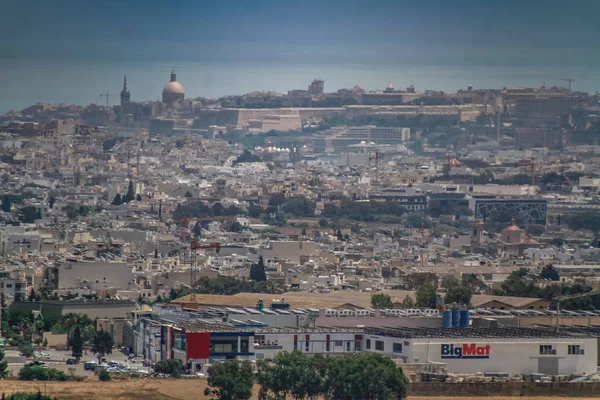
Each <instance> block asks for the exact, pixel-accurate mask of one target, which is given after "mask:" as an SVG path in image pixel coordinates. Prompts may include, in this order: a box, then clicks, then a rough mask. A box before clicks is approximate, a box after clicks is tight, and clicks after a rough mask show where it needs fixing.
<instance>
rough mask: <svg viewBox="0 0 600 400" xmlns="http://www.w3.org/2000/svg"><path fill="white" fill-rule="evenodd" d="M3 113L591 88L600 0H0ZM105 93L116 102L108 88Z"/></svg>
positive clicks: (596, 84) (597, 58)
mask: <svg viewBox="0 0 600 400" xmlns="http://www.w3.org/2000/svg"><path fill="white" fill-rule="evenodd" d="M0 15H1V16H2V18H1V21H2V23H1V24H0V113H3V112H5V111H8V110H10V109H21V108H24V107H26V106H28V105H31V104H33V103H36V102H52V103H59V102H65V103H74V104H89V103H90V102H94V101H103V99H102V98H100V97H99V96H98V94H99V93H106V91H110V92H112V93H118V92H119V91H120V89H121V82H122V79H123V74H125V73H127V77H128V83H129V87H130V89H131V93H132V99H133V100H135V101H144V100H156V99H157V98H158V97H159V96H160V93H161V91H162V87H163V85H164V84H165V83H166V82H167V81H168V79H169V73H170V69H171V66H175V68H176V70H177V73H178V75H177V76H178V79H179V80H180V82H181V83H182V84H183V86H184V88H185V93H186V97H198V96H205V97H219V96H222V95H228V94H243V93H248V92H251V91H255V90H276V91H279V92H283V91H287V90H290V89H298V88H301V89H304V88H306V87H307V86H308V84H309V82H310V81H311V80H312V79H313V78H316V77H319V78H323V79H325V81H326V90H327V91H335V90H337V89H339V88H342V87H352V86H354V85H355V84H360V85H361V86H363V87H364V88H365V89H367V90H372V89H377V88H379V89H381V88H383V87H384V86H385V85H387V83H388V82H389V81H393V83H394V84H395V85H396V87H404V85H407V84H409V83H414V84H415V85H416V86H417V90H425V89H443V90H447V91H452V90H456V89H458V88H466V86H467V84H474V86H475V87H496V88H498V87H502V86H505V85H506V86H511V87H515V86H529V87H531V86H539V85H541V84H542V82H546V83H547V84H549V85H557V84H563V85H564V84H565V82H564V81H561V80H560V78H564V77H569V78H575V79H576V82H575V83H574V89H576V90H585V91H590V92H595V91H596V90H600V23H598V19H599V16H600V0H571V1H566V0H502V1H497V0H438V1H436V0H411V1H404V0H390V1H377V0H368V1H352V0H331V1H328V0H320V1H313V0H295V1H289V0H273V1H271V0H269V1H261V0H244V1H232V0H189V1H188V0H179V1H178V0H168V1H166V0H160V1H159V0H95V1H87V0H62V1H61V0H56V1H48V0H44V1H41V0H40V1H32V0H0ZM110 101H111V104H114V103H115V102H118V96H113V97H112V98H111V99H110Z"/></svg>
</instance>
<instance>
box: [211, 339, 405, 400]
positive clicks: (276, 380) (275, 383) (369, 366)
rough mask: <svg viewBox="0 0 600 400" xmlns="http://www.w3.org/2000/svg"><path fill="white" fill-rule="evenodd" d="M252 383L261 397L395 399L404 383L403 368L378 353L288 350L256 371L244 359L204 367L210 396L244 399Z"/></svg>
mask: <svg viewBox="0 0 600 400" xmlns="http://www.w3.org/2000/svg"><path fill="white" fill-rule="evenodd" d="M255 381H256V382H257V383H258V384H259V385H260V391H259V395H258V396H259V399H261V400H285V399H287V398H289V397H292V398H293V399H297V400H300V399H316V398H322V399H325V400H356V399H365V400H400V399H404V398H405V397H406V387H407V383H408V379H407V378H406V376H405V375H404V373H403V372H402V368H400V367H397V366H396V364H395V363H394V361H393V360H392V359H390V358H389V357H385V356H382V355H380V354H365V353H356V354H352V355H348V356H344V357H323V356H322V355H320V354H317V355H314V356H313V355H308V354H304V353H301V352H299V351H293V352H291V353H288V352H281V353H278V354H277V356H276V357H275V359H274V360H273V361H264V360H261V361H259V362H258V363H257V373H254V372H253V370H252V365H251V364H250V362H249V361H243V362H240V361H238V360H228V361H225V362H222V363H218V364H215V365H213V366H211V367H210V368H209V369H208V388H207V389H206V391H205V393H204V394H205V395H206V396H209V398H210V399H215V400H216V399H219V400H247V399H250V398H251V397H252V388H253V386H254V383H255Z"/></svg>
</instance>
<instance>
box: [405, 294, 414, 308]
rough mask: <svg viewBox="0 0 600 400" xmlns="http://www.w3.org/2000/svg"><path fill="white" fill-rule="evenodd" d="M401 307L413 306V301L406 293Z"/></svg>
mask: <svg viewBox="0 0 600 400" xmlns="http://www.w3.org/2000/svg"><path fill="white" fill-rule="evenodd" d="M402 307H404V308H415V307H416V305H415V301H414V300H413V299H412V297H410V296H409V295H406V297H405V298H404V300H402Z"/></svg>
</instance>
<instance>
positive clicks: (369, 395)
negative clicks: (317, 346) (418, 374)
mask: <svg viewBox="0 0 600 400" xmlns="http://www.w3.org/2000/svg"><path fill="white" fill-rule="evenodd" d="M320 368H321V376H324V377H325V379H324V382H323V388H324V390H323V392H324V397H325V399H327V400H355V399H372V400H401V399H404V398H406V387H407V384H408V379H407V378H406V376H405V375H404V373H403V372H402V369H401V368H397V367H396V364H395V363H394V361H393V360H392V359H391V358H389V357H385V356H382V355H380V354H369V353H357V354H353V355H350V356H346V357H325V358H324V359H323V362H322V364H321V367H320Z"/></svg>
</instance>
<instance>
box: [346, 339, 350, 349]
mask: <svg viewBox="0 0 600 400" xmlns="http://www.w3.org/2000/svg"><path fill="white" fill-rule="evenodd" d="M346 351H350V341H349V340H348V341H347V342H346Z"/></svg>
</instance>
